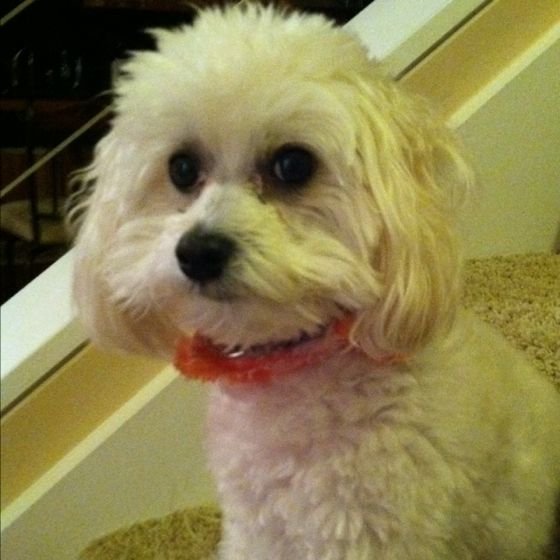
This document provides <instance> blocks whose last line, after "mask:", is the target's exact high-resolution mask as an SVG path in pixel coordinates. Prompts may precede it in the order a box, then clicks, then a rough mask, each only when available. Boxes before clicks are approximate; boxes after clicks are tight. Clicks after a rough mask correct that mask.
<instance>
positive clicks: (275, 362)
mask: <svg viewBox="0 0 560 560" xmlns="http://www.w3.org/2000/svg"><path fill="white" fill-rule="evenodd" d="M353 324H354V318H352V317H346V318H343V319H341V320H339V321H335V322H334V323H333V324H332V325H331V326H330V327H328V329H327V330H326V332H325V333H324V334H323V335H322V336H320V337H318V338H314V339H310V340H306V341H304V342H301V343H299V344H295V345H293V346H288V347H286V348H282V347H278V348H276V349H273V350H271V351H270V352H266V353H255V354H251V353H250V352H249V353H245V354H242V355H239V356H235V355H231V354H230V355H228V354H227V353H225V352H224V349H223V347H220V346H217V345H216V344H214V343H213V342H212V341H210V340H209V339H208V338H206V337H204V336H201V335H199V334H195V335H194V336H192V337H183V338H182V339H181V340H180V341H179V344H178V345H177V350H176V354H175V360H174V365H175V367H176V368H177V369H178V370H179V372H180V373H181V374H183V375H184V376H186V377H189V378H193V379H199V380H202V381H217V380H221V379H224V380H228V381H230V382H233V383H266V382H267V381H269V380H270V379H271V378H272V377H276V376H282V377H283V376H286V375H288V374H291V373H295V372H297V371H300V370H302V369H304V368H310V367H317V366H319V365H320V364H321V363H323V362H325V361H326V360H328V359H329V358H331V357H333V356H335V355H336V354H342V353H344V352H349V351H351V350H353V349H356V347H355V346H353V345H352V343H351V342H350V331H351V329H352V326H353ZM358 351H359V350H358ZM372 360H373V361H374V362H375V364H376V365H377V366H387V365H391V364H394V363H399V362H402V361H403V357H402V356H399V355H397V354H395V355H387V356H383V357H380V358H375V359H373V358H372Z"/></svg>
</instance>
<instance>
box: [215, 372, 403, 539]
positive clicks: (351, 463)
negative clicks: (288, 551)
mask: <svg viewBox="0 0 560 560" xmlns="http://www.w3.org/2000/svg"><path fill="white" fill-rule="evenodd" d="M338 371H340V370H338ZM412 386H414V381H413V380H411V379H410V378H408V377H406V376H404V375H403V376H399V377H397V378H395V379H392V380H391V379H389V378H383V377H377V378H376V377H375V376H373V377H368V376H361V375H348V376H347V377H344V376H338V375H337V374H336V373H334V372H332V374H330V373H329V372H326V373H325V372H321V373H319V374H317V375H314V376H313V377H312V378H309V379H300V380H296V379H294V380H293V381H288V382H286V383H279V384H277V385H275V386H270V387H256V388H251V389H246V388H239V389H234V390H226V391H224V390H221V389H217V390H216V391H215V392H214V394H213V396H212V399H211V406H210V413H209V455H210V464H211V468H212V470H213V472H214V475H215V477H216V482H217V485H218V490H219V493H220V495H221V498H222V502H223V507H224V509H226V511H227V513H228V514H233V515H235V516H236V517H237V518H243V516H244V515H245V516H247V524H248V525H251V524H252V525H254V521H255V518H256V519H257V520H258V524H259V525H260V526H261V527H263V526H266V527H281V531H282V532H283V533H284V534H287V535H291V536H293V538H297V536H298V535H301V534H305V535H306V538H307V539H309V538H310V535H313V534H317V535H318V534H321V533H325V532H326V533H327V534H332V535H338V536H339V537H345V538H350V539H351V540H352V541H356V540H359V539H360V535H361V534H362V533H365V532H366V523H367V520H364V519H363V511H364V510H369V509H370V508H368V507H367V506H366V504H364V502H367V501H373V500H375V501H376V503H377V507H382V505H383V504H382V501H383V493H384V491H385V490H384V484H385V482H384V479H385V473H383V472H381V471H380V472H377V473H376V472H375V470H376V469H378V468H379V465H378V466H376V465H374V464H373V463H372V461H371V457H372V456H374V455H377V456H383V455H384V454H385V455H387V454H391V453H393V452H395V449H392V447H393V446H395V445H396V444H395V442H394V441H392V435H391V434H392V429H391V428H389V427H388V426H389V425H391V424H392V423H394V422H398V421H399V419H400V418H401V417H403V416H404V415H406V414H407V410H406V409H407V408H408V407H409V406H410V398H409V397H410V395H409V393H410V390H411V387H412ZM381 468H383V467H381ZM373 514H374V511H372V515H373ZM249 520H250V521H249ZM391 522H392V521H391V519H390V518H386V524H391ZM367 524H368V525H371V524H370V523H367ZM375 525H376V527H378V530H379V531H380V532H383V531H389V530H390V527H386V526H384V523H375Z"/></svg>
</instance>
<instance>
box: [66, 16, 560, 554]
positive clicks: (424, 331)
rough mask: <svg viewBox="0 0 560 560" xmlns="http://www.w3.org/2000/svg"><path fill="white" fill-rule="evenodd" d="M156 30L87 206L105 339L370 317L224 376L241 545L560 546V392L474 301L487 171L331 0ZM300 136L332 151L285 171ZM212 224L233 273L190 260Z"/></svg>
mask: <svg viewBox="0 0 560 560" xmlns="http://www.w3.org/2000/svg"><path fill="white" fill-rule="evenodd" d="M154 35H155V38H156V40H157V50H156V51H155V52H142V53H138V54H135V55H134V56H133V57H132V58H131V59H130V61H129V62H128V63H127V64H126V66H125V68H124V75H123V77H122V78H121V79H120V80H119V81H118V83H117V85H116V99H115V117H114V120H113V125H112V130H111V131H110V132H109V134H108V135H107V136H106V137H105V138H104V139H103V140H102V141H101V142H100V143H99V145H98V147H97V150H96V153H95V160H94V162H93V164H92V166H91V167H90V168H89V169H88V170H86V172H85V178H84V181H85V184H86V185H88V187H87V188H86V190H88V191H90V190H92V192H91V193H88V194H89V196H88V197H87V200H85V202H83V204H81V205H80V206H79V207H78V208H77V209H75V210H74V212H75V214H76V215H78V214H80V215H81V214H85V217H84V218H83V223H82V225H81V228H80V232H79V236H78V239H77V243H76V250H75V257H76V272H75V298H76V301H77V304H78V309H79V312H80V315H81V317H82V319H83V321H84V323H85V324H86V326H87V327H89V330H90V332H91V334H92V336H93V338H94V339H95V340H97V341H99V342H101V343H105V344H109V345H112V346H116V347H118V348H121V349H125V350H129V351H134V352H136V351H140V352H147V353H152V354H157V355H160V356H165V357H168V358H169V357H172V356H173V353H174V349H175V346H176V344H177V340H178V338H179V337H180V336H181V335H182V334H184V333H188V332H191V331H192V330H196V331H198V332H200V333H203V334H204V335H205V336H207V337H209V338H210V339H212V340H213V341H214V342H215V343H216V344H221V345H224V346H226V347H230V348H233V347H237V348H239V347H241V348H248V347H254V345H263V344H264V345H266V344H270V343H276V342H279V341H285V340H291V339H296V338H297V337H298V336H299V335H300V334H301V332H306V333H309V334H314V333H317V332H319V330H320V329H321V327H323V326H325V325H328V324H329V323H331V322H332V321H333V320H334V319H335V318H337V317H339V316H340V315H341V314H350V315H351V316H353V317H354V318H355V324H354V328H353V330H352V334H351V343H352V345H353V348H354V349H353V350H352V351H350V352H344V353H341V354H340V355H335V356H334V357H332V358H330V359H328V360H326V361H325V362H324V363H323V364H322V365H321V367H318V368H312V369H306V370H304V371H301V372H298V373H296V374H293V375H291V376H289V377H282V376H278V378H273V379H272V380H271V381H270V382H269V383H266V384H262V385H258V384H253V385H250V384H249V385H245V384H244V385H234V384H230V383H227V382H221V383H218V384H217V385H216V386H215V388H214V390H213V395H212V400H211V409H210V415H209V451H210V461H211V466H212V469H213V472H214V474H215V476H216V479H217V484H218V489H219V493H220V495H221V498H222V506H223V509H224V512H225V522H224V536H223V540H222V544H221V553H220V554H221V556H220V558H222V559H224V560H248V559H251V560H374V559H375V560H378V559H393V560H405V559H414V560H423V559H425V560H434V559H445V560H449V559H465V560H466V559H499V560H507V559H511V560H513V559H516V560H537V559H540V558H544V553H545V550H546V548H547V547H548V546H550V545H551V542H550V541H551V535H552V532H553V524H554V511H555V504H556V500H557V498H558V495H559V491H560V436H559V433H558V429H559V426H560V399H559V397H558V394H556V392H555V391H554V389H553V387H552V386H551V385H549V384H548V383H546V382H545V381H544V380H543V379H541V378H540V377H539V376H538V375H537V374H536V373H535V372H534V371H533V370H532V369H531V367H530V366H529V365H528V364H527V363H526V362H525V361H524V360H523V358H522V357H521V356H520V355H518V354H517V353H516V352H515V351H513V350H512V349H510V348H509V347H508V345H507V344H506V343H505V342H504V341H503V340H502V338H501V337H500V336H498V335H497V334H495V333H494V332H493V331H491V330H490V329H489V328H487V327H486V326H483V325H482V324H479V323H478V322H476V321H475V320H474V319H473V318H472V317H471V316H469V315H468V314H466V313H464V312H462V311H460V310H459V303H458V300H459V296H460V269H461V267H460V261H459V251H458V248H457V243H456V236H455V232H454V224H455V222H456V218H457V209H458V208H459V207H460V206H461V204H462V201H463V199H464V198H465V195H466V192H467V191H468V190H469V188H470V184H471V183H472V179H471V173H470V171H469V167H468V165H467V164H466V163H465V161H464V160H463V158H462V156H461V153H460V151H459V150H458V148H457V146H456V142H455V140H454V138H453V136H452V135H451V134H450V133H449V132H448V131H447V130H446V128H445V127H444V126H442V125H441V123H440V122H439V121H438V120H437V118H435V117H434V116H433V115H432V114H431V112H430V110H429V109H428V108H427V106H426V105H425V104H424V103H423V102H421V101H419V100H417V99H415V98H413V97H412V96H409V95H407V94H406V93H404V92H403V91H402V90H401V89H400V88H399V87H398V86H397V85H396V84H395V83H393V82H392V81H391V80H389V79H387V78H386V77H384V76H383V75H382V73H381V71H380V70H379V68H378V66H377V65H376V64H374V63H373V62H371V61H370V60H368V57H367V54H366V51H365V49H364V48H363V47H362V46H360V44H359V43H358V42H357V41H356V40H355V39H354V38H352V37H351V36H349V35H348V34H347V33H346V32H344V31H343V30H340V29H337V28H334V27H333V26H332V25H331V24H330V23H328V22H327V21H326V20H325V19H324V18H322V17H319V16H303V15H298V14H291V15H285V14H281V13H278V12H277V11H275V10H274V9H270V8H257V7H247V6H244V7H234V8H228V9H226V10H210V11H203V12H202V13H201V14H200V15H199V17H198V19H197V21H196V22H195V24H194V26H193V27H192V28H191V27H184V28H181V29H177V30H172V31H170V30H167V31H166V30H158V31H155V32H154ZM285 145H297V146H304V147H305V148H306V149H307V150H309V151H310V152H311V153H312V154H313V155H314V158H315V160H316V169H314V173H313V175H312V177H311V178H310V180H309V181H308V183H307V184H305V185H304V186H303V187H301V188H299V187H298V188H296V189H293V188H291V187H290V188H286V185H279V184H277V182H275V180H273V179H272V178H271V176H270V166H269V165H268V163H267V162H268V161H269V159H270V157H271V154H273V153H274V152H275V150H277V149H278V148H279V147H280V146H285ZM185 147H188V149H189V150H195V151H196V152H197V153H198V155H199V158H200V162H201V175H200V179H199V181H198V184H197V186H196V188H195V189H193V190H191V191H190V192H188V193H187V194H183V193H181V192H178V190H177V189H175V188H174V186H173V184H172V182H171V180H170V178H169V174H168V161H169V158H170V156H171V155H172V154H174V153H175V152H176V151H177V150H180V149H184V148H185ZM92 183H94V184H95V188H94V189H90V185H91V184H92ZM194 228H204V230H205V231H211V232H218V233H220V234H221V235H226V236H227V237H228V238H229V239H232V240H233V241H234V242H235V244H236V247H237V251H236V253H235V256H234V258H233V259H232V260H231V262H228V265H227V270H226V271H225V272H224V274H223V275H222V276H220V278H218V279H216V280H214V281H212V282H207V283H203V284H200V283H197V282H195V281H192V280H189V279H188V278H187V277H186V276H185V275H184V274H183V273H182V272H181V270H180V268H179V266H178V263H177V259H176V256H175V248H176V246H177V244H178V241H179V239H180V238H181V236H182V235H183V234H184V233H185V232H188V231H191V230H193V229H194ZM261 348H262V346H261ZM387 356H390V357H394V356H400V357H401V359H400V360H398V363H396V364H394V365H381V364H382V362H383V358H384V357H387Z"/></svg>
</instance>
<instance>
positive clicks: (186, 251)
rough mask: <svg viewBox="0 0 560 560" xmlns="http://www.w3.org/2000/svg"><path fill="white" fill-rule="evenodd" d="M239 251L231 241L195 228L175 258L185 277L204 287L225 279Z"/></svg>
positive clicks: (222, 236) (182, 239)
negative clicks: (225, 274) (228, 267)
mask: <svg viewBox="0 0 560 560" xmlns="http://www.w3.org/2000/svg"><path fill="white" fill-rule="evenodd" d="M236 250H237V247H236V244H235V242H234V241H233V240H232V239H231V238H230V237H228V236H226V235H224V234H222V233H216V232H212V231H206V230H204V229H202V228H194V229H193V230H191V231H189V232H187V233H185V234H184V235H183V236H182V237H181V238H180V239H179V242H178V243H177V246H176V247H175V256H176V257H177V262H178V263H179V268H180V269H181V271H182V272H183V274H184V275H185V276H187V278H189V279H190V280H192V281H193V282H196V283H197V284H201V285H203V284H206V283H208V282H212V281H215V280H219V279H220V278H221V277H222V276H223V274H224V272H225V271H226V268H227V266H228V264H229V263H230V261H231V258H232V256H233V255H234V253H235V252H236Z"/></svg>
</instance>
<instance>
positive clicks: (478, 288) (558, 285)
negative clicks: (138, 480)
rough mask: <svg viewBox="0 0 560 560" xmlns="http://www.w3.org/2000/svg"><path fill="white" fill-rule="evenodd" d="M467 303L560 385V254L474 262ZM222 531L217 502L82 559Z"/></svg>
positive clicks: (211, 543)
mask: <svg viewBox="0 0 560 560" xmlns="http://www.w3.org/2000/svg"><path fill="white" fill-rule="evenodd" d="M465 305H466V306H467V307H470V308H471V309H473V310H474V311H476V312H477V313H478V314H479V315H480V316H481V317H483V318H484V319H485V320H487V321H488V322H490V323H492V324H494V325H496V326H497V327H498V328H499V329H501V330H502V332H503V333H504V334H505V336H506V337H507V338H508V339H509V340H510V341H511V342H512V344H514V345H515V346H517V347H518V348H520V349H522V350H524V351H525V352H526V353H527V355H528V356H529V357H530V358H531V359H532V360H533V361H534V363H535V365H536V366H537V367H538V368H539V370H540V371H541V372H542V373H543V375H547V376H549V377H550V378H551V379H552V380H553V381H554V382H555V383H556V385H557V386H558V388H559V389H560V334H559V333H560V256H558V255H555V256H552V255H522V256H514V257H497V258H492V259H486V260H476V261H471V262H469V263H468V265H467V271H466V285H465ZM219 537H220V512H219V510H218V508H217V507H214V506H208V507H202V508H192V509H186V510H184V511H179V512H176V513H173V514H171V515H168V516H166V517H163V518H161V519H155V520H151V521H146V522H143V523H138V524H136V525H133V526H132V527H130V528H126V529H121V530H119V531H117V532H115V533H113V534H111V535H108V536H105V537H102V538H101V539H99V540H98V541H96V542H94V543H92V544H91V545H90V546H89V547H88V548H87V549H86V550H85V551H84V552H83V553H82V555H81V556H80V560H179V559H181V560H207V559H208V558H210V557H211V555H212V551H213V550H215V547H216V544H217V542H218V540H219Z"/></svg>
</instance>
